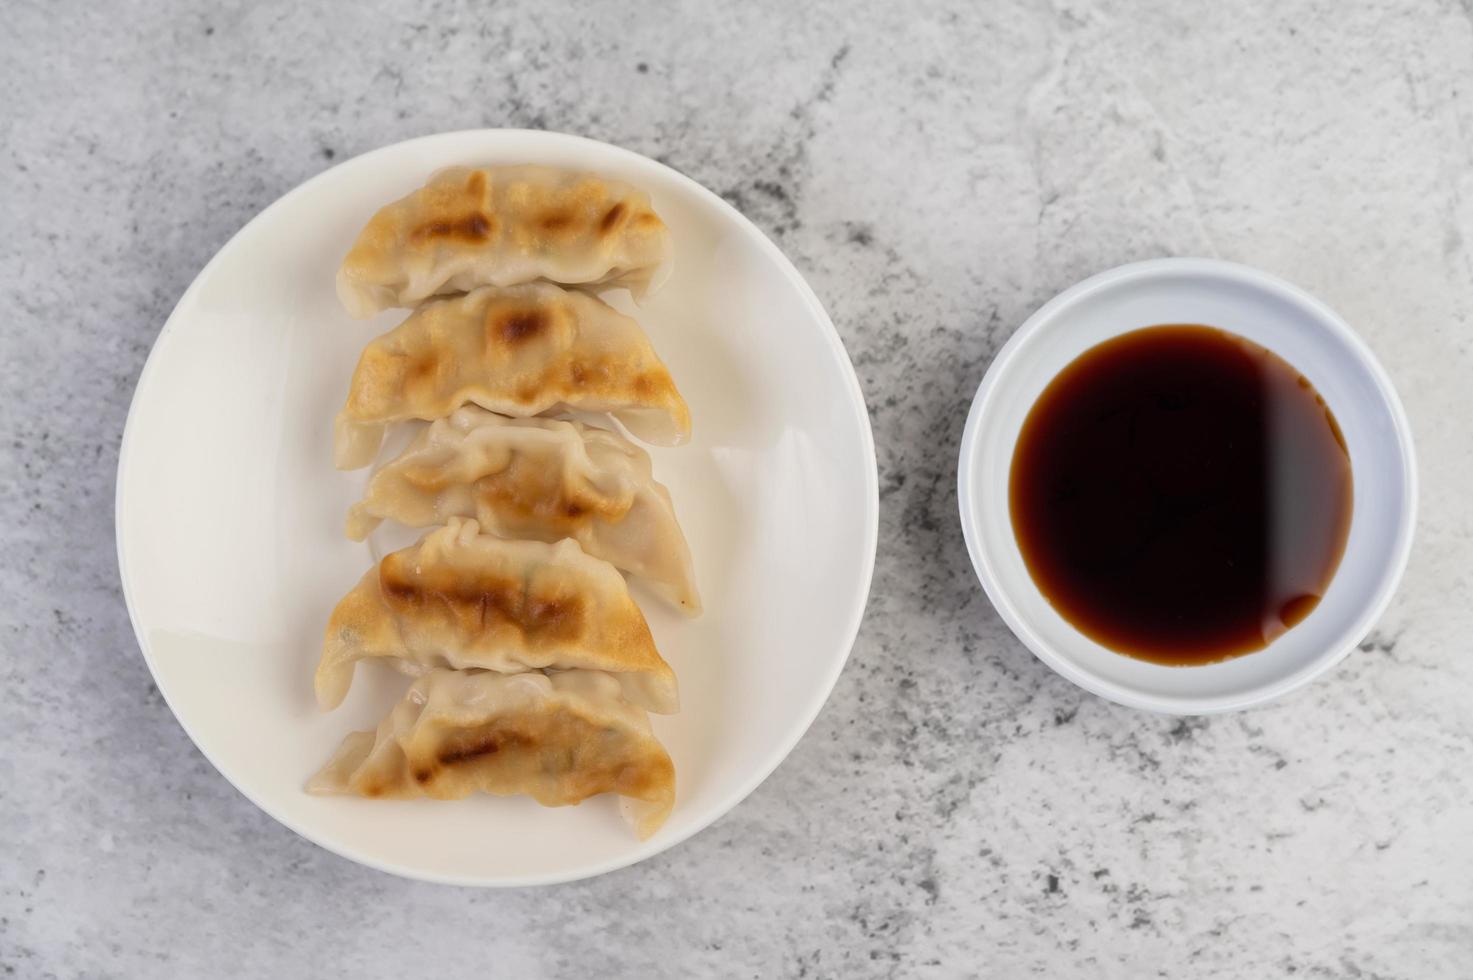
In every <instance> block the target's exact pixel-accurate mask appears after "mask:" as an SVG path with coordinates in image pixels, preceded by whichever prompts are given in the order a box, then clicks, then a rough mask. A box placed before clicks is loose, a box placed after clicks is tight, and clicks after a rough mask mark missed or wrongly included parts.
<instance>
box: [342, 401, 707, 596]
mask: <svg viewBox="0 0 1473 980" xmlns="http://www.w3.org/2000/svg"><path fill="white" fill-rule="evenodd" d="M452 517H474V518H475V519H476V520H477V521H478V522H479V523H480V525H481V528H482V530H486V531H490V532H492V533H493V534H498V535H500V536H502V537H506V538H530V539H533V540H537V541H558V540H561V539H562V538H572V539H573V540H575V541H577V542H578V544H579V545H581V546H582V548H583V550H584V551H585V552H587V553H588V554H590V555H592V556H593V557H595V558H602V559H604V560H605V561H608V562H610V563H612V564H613V565H614V567H616V568H619V569H621V570H623V571H625V572H628V573H629V574H630V575H632V576H635V577H636V578H639V579H642V580H643V581H644V582H645V583H646V584H648V585H649V586H650V587H651V588H652V589H653V590H654V591H655V592H657V593H658V594H659V595H660V596H661V597H662V598H664V599H665V600H667V601H668V602H670V603H671V604H672V605H674V606H675V607H676V608H677V609H679V610H680V611H682V612H684V613H686V614H688V615H696V614H697V613H699V612H700V610H701V600H700V596H699V595H698V594H697V591H696V585H695V574H694V571H693V569H692V566H691V557H690V549H689V547H687V545H686V541H685V535H684V533H683V532H682V531H681V529H680V524H679V522H678V521H677V520H676V518H675V507H674V504H673V503H672V502H671V500H670V493H669V491H668V490H666V489H665V487H664V486H663V485H661V484H660V483H659V482H658V481H656V480H655V478H654V474H653V470H652V467H651V464H650V457H649V454H648V453H646V452H645V451H644V450H643V449H640V448H639V447H638V446H636V445H634V444H633V443H632V442H630V441H629V440H628V439H625V438H624V437H623V436H621V435H619V434H618V433H617V432H611V431H609V430H607V429H600V428H596V427H594V426H589V425H584V424H582V423H580V422H569V421H564V420H561V419H511V418H506V417H504V416H501V415H496V414H495V413H492V412H488V411H486V410H485V409H482V408H477V407H475V406H466V407H464V408H460V409H457V410H456V411H455V412H454V413H453V414H452V415H451V416H450V417H449V418H444V419H439V420H437V421H436V422H434V423H433V424H431V425H430V426H428V427H427V428H426V429H425V430H424V431H423V432H421V433H420V434H419V436H418V437H417V438H416V439H415V441H414V442H413V443H412V444H411V445H410V446H409V448H408V449H406V450H405V451H404V452H403V453H401V454H400V455H399V456H398V457H397V458H396V459H394V460H391V461H390V462H388V463H386V464H385V465H384V466H383V467H382V468H380V469H379V470H378V472H376V473H375V474H374V475H373V479H371V480H370V481H369V482H368V487H367V489H365V490H364V493H363V500H362V501H361V502H359V503H357V504H354V505H353V507H352V509H351V510H350V511H349V513H348V521H347V533H348V536H349V537H351V538H353V539H355V540H360V541H361V540H362V539H363V538H364V537H365V536H367V535H368V534H369V533H370V532H371V531H372V530H373V529H374V527H375V526H377V525H378V523H379V522H380V521H382V520H385V519H387V520H393V521H397V522H399V523H400V524H405V525H408V526H410V527H428V526H430V525H432V524H443V523H445V522H446V521H447V520H449V519H450V518H452Z"/></svg>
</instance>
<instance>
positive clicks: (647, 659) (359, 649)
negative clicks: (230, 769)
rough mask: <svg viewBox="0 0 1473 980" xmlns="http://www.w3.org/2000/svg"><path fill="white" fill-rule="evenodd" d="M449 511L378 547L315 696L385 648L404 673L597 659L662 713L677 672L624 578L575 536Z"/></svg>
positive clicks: (335, 632) (350, 598) (349, 600)
mask: <svg viewBox="0 0 1473 980" xmlns="http://www.w3.org/2000/svg"><path fill="white" fill-rule="evenodd" d="M478 532H479V527H478V526H477V524H476V522H475V521H462V520H460V519H459V518H451V519H450V523H449V524H448V525H447V526H446V527H442V528H440V529H438V530H436V531H432V532H430V533H429V534H427V535H425V536H424V538H422V539H421V540H420V542H419V543H418V544H416V545H413V546H411V547H408V548H405V549H404V550H402V551H396V552H393V553H392V554H389V555H385V556H384V559H383V561H381V562H379V563H378V566H377V567H375V568H371V569H369V570H368V573H367V574H366V575H364V576H363V579H362V580H361V581H360V582H359V583H358V585H357V586H356V587H355V588H354V589H353V591H352V592H349V593H348V594H347V595H346V596H344V597H343V600H342V601H341V602H339V603H338V604H337V608H335V609H334V610H333V611H332V615H331V616H330V617H329V618H328V621H327V630H326V631H325V633H324V635H323V640H322V659H321V660H320V661H319V662H318V665H317V677H316V681H315V684H316V688H317V701H318V703H319V704H321V705H322V706H323V707H324V708H335V707H337V706H338V704H340V703H341V702H342V700H343V697H344V695H346V694H347V693H348V685H349V684H351V683H352V681H353V668H354V665H355V664H357V662H358V661H360V660H364V659H367V658H371V657H384V658H389V659H390V660H391V661H393V663H394V666H396V667H399V668H400V669H402V670H405V671H406V672H407V673H420V672H422V671H423V670H424V669H426V668H429V667H458V668H472V667H478V668H482V669H485V670H496V671H502V672H515V671H523V670H534V669H540V668H543V667H551V668H556V669H560V670H561V669H568V668H588V669H594V670H606V671H610V672H612V673H613V674H614V675H615V676H616V677H618V678H619V681H620V683H621V684H622V685H623V687H624V692H625V697H627V698H628V699H629V700H630V701H633V702H634V703H635V704H638V705H641V706H642V707H646V708H649V709H650V710H651V711H657V712H660V713H661V714H670V713H672V712H674V711H677V710H678V709H679V695H678V694H677V690H676V686H675V673H674V672H673V671H672V670H671V669H670V665H669V664H667V663H665V661H664V659H663V658H662V657H661V656H660V653H659V651H658V650H656V649H655V641H654V638H653V637H651V636H650V628H649V626H648V625H647V624H646V623H645V620H644V614H643V613H641V612H640V611H639V607H638V606H637V605H635V603H634V600H633V599H631V598H630V597H629V588H628V586H627V585H626V584H625V582H624V577H623V576H622V575H620V574H619V572H618V571H617V570H616V569H615V568H614V566H613V565H610V564H609V563H608V562H606V561H601V560H600V559H597V558H590V557H589V556H588V555H585V554H584V553H583V550H582V549H581V548H579V547H578V545H577V543H576V542H573V541H562V542H559V543H558V544H544V543H543V542H541V541H504V540H502V539H501V538H495V537H492V536H491V535H489V534H480V533H478Z"/></svg>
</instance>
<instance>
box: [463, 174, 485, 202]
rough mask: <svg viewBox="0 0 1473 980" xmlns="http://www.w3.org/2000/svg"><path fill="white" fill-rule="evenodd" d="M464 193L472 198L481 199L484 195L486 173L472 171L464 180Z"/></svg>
mask: <svg viewBox="0 0 1473 980" xmlns="http://www.w3.org/2000/svg"><path fill="white" fill-rule="evenodd" d="M465 192H466V194H468V195H470V196H472V197H482V196H484V195H485V193H486V172H485V171H484V170H472V171H471V175H470V176H469V177H467V178H466V179H465Z"/></svg>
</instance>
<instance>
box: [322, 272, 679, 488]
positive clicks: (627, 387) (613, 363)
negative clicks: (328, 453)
mask: <svg viewBox="0 0 1473 980" xmlns="http://www.w3.org/2000/svg"><path fill="white" fill-rule="evenodd" d="M468 403H469V404H476V405H480V406H481V407H482V408H488V409H490V410H491V411H493V412H500V413H501V414H502V415H511V416H516V417H518V418H524V417H527V416H532V415H541V414H542V413H544V412H549V411H553V410H556V409H581V410H584V411H590V412H611V413H612V414H613V415H614V417H615V418H617V419H618V420H619V421H620V422H622V423H624V425H625V426H627V427H628V428H629V431H630V432H633V433H634V434H635V435H636V436H638V437H639V438H641V439H643V440H645V441H646V442H651V443H656V444H658V445H662V446H674V445H678V444H680V443H682V442H684V441H685V440H686V439H687V438H689V437H690V411H689V410H688V409H687V408H686V405H685V399H684V398H682V397H680V392H679V391H677V390H676V388H675V382H674V381H673V380H671V378H670V372H669V371H668V370H667V369H666V368H665V365H664V364H663V363H661V361H660V358H659V357H658V356H656V354H655V349H654V348H653V347H651V346H650V342H649V338H648V337H646V336H645V335H644V331H643V330H641V329H640V328H639V324H637V323H635V322H634V321H633V320H631V319H630V318H629V317H627V316H624V315H623V314H621V313H619V312H617V311H616V310H615V309H614V308H613V307H611V306H609V305H608V304H606V303H604V302H602V301H600V300H598V299H595V298H594V297H592V296H588V295H586V294H584V293H579V292H572V291H568V290H565V289H561V288H559V287H557V286H554V285H552V284H551V283H532V284H529V285H526V286H513V287H511V288H509V289H499V288H496V287H487V288H485V289H478V290H476V291H475V292H473V293H469V294H467V295H465V296H461V297H457V298H455V299H443V300H436V301H435V302H432V303H429V304H427V305H425V306H424V307H422V308H420V309H419V310H418V311H417V312H415V313H414V315H412V316H411V317H409V319H407V320H405V321H404V322H403V323H401V324H399V326H397V327H395V328H394V329H393V330H390V331H389V332H388V333H386V334H384V335H383V336H381V337H378V338H376V339H375V340H373V341H371V342H370V343H369V345H368V346H367V347H366V348H365V349H364V351H363V355H362V356H361V357H360V358H359V359H358V367H357V368H356V369H355V370H354V371H353V380H352V382H351V384H350V386H349V389H348V401H347V404H346V405H345V406H344V408H343V410H342V411H341V412H339V413H338V418H337V423H336V428H335V449H334V451H335V455H336V463H337V466H338V468H339V469H345V470H351V469H356V468H357V467H360V466H366V465H368V464H369V463H370V462H372V461H373V457H374V455H375V454H377V452H378V447H379V444H380V443H381V442H382V440H383V433H384V428H385V427H386V426H387V425H388V424H389V423H390V422H398V421H402V420H405V419H438V418H444V417H445V416H446V415H449V414H450V413H451V412H453V411H455V410H456V409H457V408H459V407H460V406H462V405H465V404H468Z"/></svg>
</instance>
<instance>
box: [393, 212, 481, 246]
mask: <svg viewBox="0 0 1473 980" xmlns="http://www.w3.org/2000/svg"><path fill="white" fill-rule="evenodd" d="M493 227H495V226H494V224H493V223H492V220H491V218H490V216H489V215H484V214H482V213H481V212H479V211H472V212H471V213H470V214H468V215H465V216H464V217H460V218H453V219H452V218H446V219H442V220H439V221H429V222H426V223H425V224H422V225H420V226H419V227H418V228H415V229H414V231H412V232H410V237H411V238H414V239H416V240H424V239H430V240H433V239H436V238H445V239H451V240H456V241H464V242H484V241H486V240H487V239H489V238H490V237H491V230H492V228H493Z"/></svg>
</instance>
